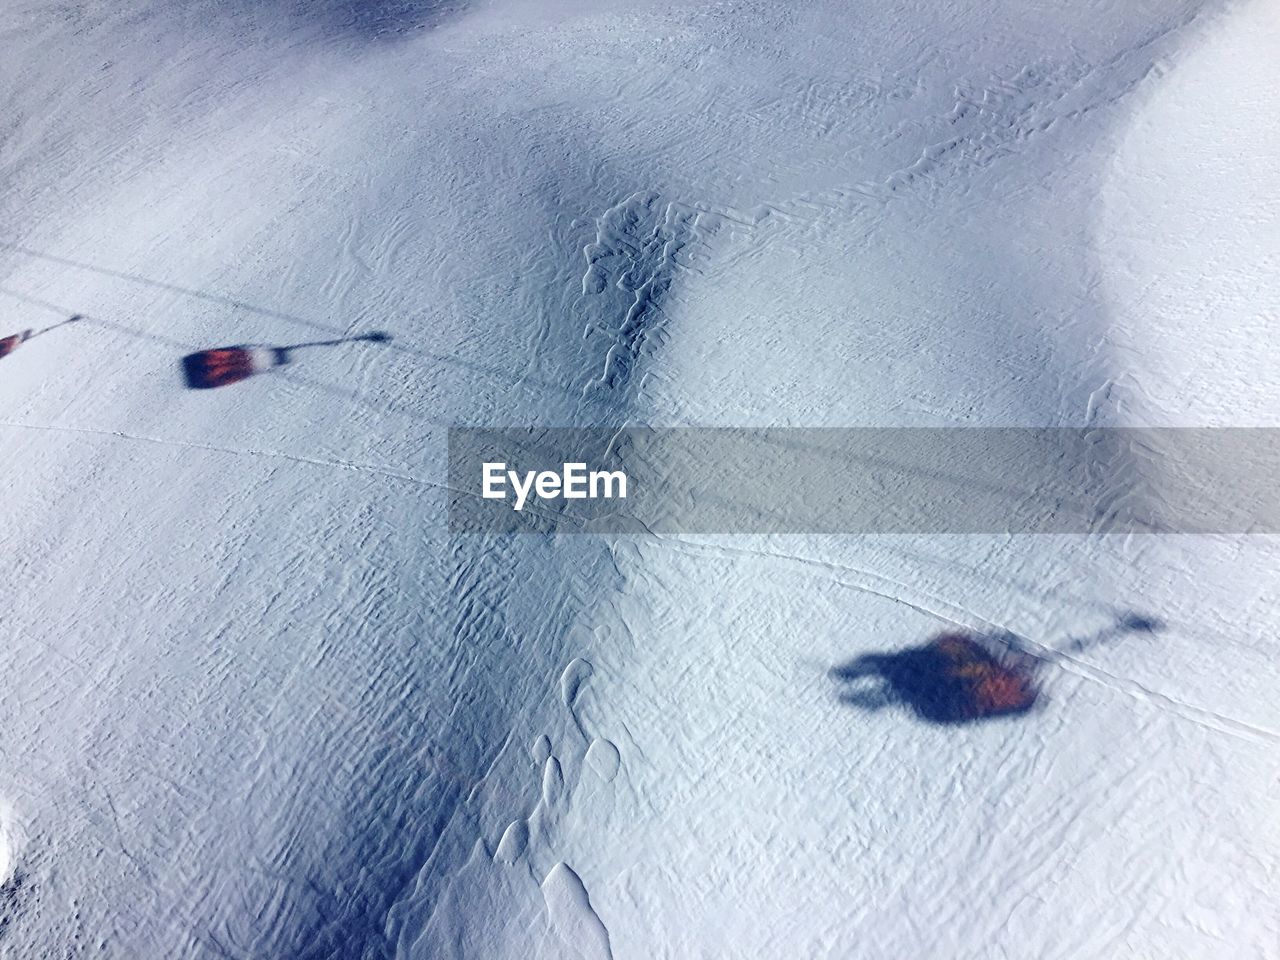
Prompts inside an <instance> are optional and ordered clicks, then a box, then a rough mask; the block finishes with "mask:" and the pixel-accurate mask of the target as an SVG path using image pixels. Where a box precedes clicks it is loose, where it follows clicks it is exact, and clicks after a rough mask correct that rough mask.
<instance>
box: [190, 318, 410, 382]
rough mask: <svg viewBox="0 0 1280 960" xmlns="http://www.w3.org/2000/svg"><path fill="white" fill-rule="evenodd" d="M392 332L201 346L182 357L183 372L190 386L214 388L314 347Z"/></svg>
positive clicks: (386, 337) (379, 339) (382, 339)
mask: <svg viewBox="0 0 1280 960" xmlns="http://www.w3.org/2000/svg"><path fill="white" fill-rule="evenodd" d="M391 339H392V337H391V334H389V333H383V332H381V331H379V332H376V333H365V334H361V335H360V336H357V337H339V338H338V339H336V340H313V341H311V342H309V343H294V344H290V345H288V346H284V347H269V346H262V345H255V344H238V345H236V346H231V347H215V348H213V349H210V350H199V351H197V352H196V353H189V354H187V355H186V356H185V357H183V358H182V375H183V380H184V381H185V382H186V385H187V389H188V390H213V389H216V388H218V387H225V386H229V385H231V384H233V383H239V382H240V381H241V380H247V379H248V378H249V377H252V376H254V375H255V374H259V373H262V372H264V371H266V370H271V369H273V368H275V367H282V366H284V365H285V364H287V363H290V362H292V360H293V356H292V355H293V353H294V352H295V351H297V350H306V349H309V348H311V347H336V346H339V345H341V344H344V343H359V342H361V341H363V342H365V343H387V342H389V341H390V340H391Z"/></svg>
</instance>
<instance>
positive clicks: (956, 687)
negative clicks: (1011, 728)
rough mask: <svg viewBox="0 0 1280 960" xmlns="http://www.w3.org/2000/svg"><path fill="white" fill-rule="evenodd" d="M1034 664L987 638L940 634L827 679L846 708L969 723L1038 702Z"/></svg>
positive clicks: (840, 669)
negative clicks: (899, 708)
mask: <svg viewBox="0 0 1280 960" xmlns="http://www.w3.org/2000/svg"><path fill="white" fill-rule="evenodd" d="M1039 662H1040V661H1039V660H1037V659H1036V658H1035V657H1034V656H1032V655H1031V654H1028V653H1024V652H1021V651H1015V650H1012V649H1006V650H1003V651H1002V650H1000V649H999V648H998V646H997V644H996V643H994V642H992V641H991V640H990V639H988V638H982V637H975V636H969V635H967V634H962V633H944V634H941V635H939V636H937V637H934V638H933V639H932V640H930V641H929V642H928V643H926V644H924V645H922V646H919V647H911V648H909V649H906V650H900V651H898V652H896V653H872V654H867V655H865V656H862V657H858V658H857V659H856V660H852V661H850V662H849V663H846V664H844V665H842V666H839V667H836V668H835V669H833V670H832V671H831V675H832V677H833V678H835V679H836V680H838V681H840V682H841V683H842V684H844V688H843V689H842V690H841V692H840V694H839V696H840V700H841V701H842V702H844V703H847V704H849V705H850V706H855V707H860V708H862V709H864V710H879V709H882V708H883V707H886V706H890V705H892V704H895V703H897V704H903V705H905V706H907V707H909V708H911V710H913V711H914V712H915V713H916V715H917V716H919V717H921V718H922V719H924V720H928V721H930V722H932V723H969V722H972V721H976V720H986V719H989V718H991V717H1001V716H1008V715H1016V714H1023V713H1027V712H1029V711H1030V710H1031V709H1032V707H1034V706H1035V705H1036V702H1037V700H1038V699H1039V696H1040V685H1039V683H1038V682H1037V680H1036V670H1037V667H1038V666H1039Z"/></svg>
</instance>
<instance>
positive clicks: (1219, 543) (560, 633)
mask: <svg viewBox="0 0 1280 960" xmlns="http://www.w3.org/2000/svg"><path fill="white" fill-rule="evenodd" d="M1277 53H1280V27H1278V26H1277V23H1276V20H1275V15H1274V10H1273V9H1272V8H1271V7H1269V6H1268V5H1267V4H1265V3H1263V2H1259V0H1254V2H1253V3H1252V4H1243V5H1240V6H1232V7H1223V8H1219V7H1216V6H1203V5H1201V4H1199V3H1195V2H1191V0H1186V2H1183V0H1175V2H1169V3H1164V4H1134V3H1125V4H1121V3H1091V4H1088V5H1085V6H1082V7H1075V8H1070V9H1063V8H1061V7H1060V6H1053V5H1027V4H1019V3H1013V2H1004V0H997V2H994V3H992V2H985V3H976V2H956V3H952V4H949V5H946V6H937V5H923V4H916V3H911V2H890V3H881V4H855V5H851V4H848V3H843V2H835V0H812V2H803V3H799V4H784V5H778V4H766V3H760V2H754V0H724V2H716V3H683V2H674V0H639V2H631V3H626V4H623V3H617V2H613V0H606V2H604V3H601V4H592V5H590V6H589V7H584V6H583V5H580V4H569V3H564V2H559V0H545V2H539V3H537V4H529V3H514V2H508V0H494V2H487V3H485V2H476V3H471V4H464V3H413V2H404V3H390V2H386V3H373V4H367V3H366V4H356V3H338V2H332V3H324V4H305V3H279V4H262V3H259V4H240V3H235V4H232V3H215V2H203V3H196V4H164V3H159V2H153V0H130V2H126V3H120V4H86V5H66V4H55V3H52V2H48V0H17V2H15V3H13V4H10V5H8V6H6V7H5V8H4V10H3V11H0V223H3V225H4V227H3V235H0V304H2V305H3V312H2V314H0V316H3V318H4V320H3V324H2V325H0V327H2V328H0V337H2V336H5V335H6V334H8V333H10V332H14V333H16V332H19V331H21V330H25V329H28V328H31V329H35V330H40V329H42V328H44V327H46V326H49V325H52V324H55V323H58V322H59V321H61V320H63V319H65V318H66V317H68V316H70V315H73V314H82V315H83V316H84V318H85V319H84V320H83V321H80V322H78V323H75V324H71V325H66V326H62V327H59V328H57V329H55V330H50V331H49V332H48V333H47V334H43V335H39V336H36V337H35V338H34V339H31V340H28V341H27V342H24V343H23V344H22V345H21V346H20V347H19V348H18V349H17V350H15V351H14V352H13V353H12V354H10V355H9V356H6V357H3V358H0V477H3V480H2V483H3V486H2V487H0V489H3V490H4V493H5V496H4V498H3V502H2V503H0V545H2V546H3V550H2V551H0V564H2V565H3V566H2V567H0V569H3V572H4V575H5V576H4V582H5V583H7V584H8V585H9V594H10V599H9V603H8V604H7V607H6V614H5V616H4V617H3V618H0V624H2V625H3V631H4V634H3V639H4V643H3V645H2V646H0V651H2V652H0V657H2V660H0V676H3V678H4V679H3V681H0V683H3V686H2V687H0V870H3V871H4V874H5V876H6V877H7V882H6V883H5V885H4V887H3V896H2V899H0V910H2V911H3V913H2V914H0V954H2V955H5V956H14V957H30V956H49V957H79V956H87V955H90V954H93V955H106V956H113V957H115V956H119V957H135V956H142V957H174V956H231V957H382V956H393V955H396V956H406V957H447V956H466V957H500V956H512V957H528V956H545V957H560V956H584V957H599V956H613V957H617V958H623V957H703V956H705V957H725V956H733V957H739V956H740V957H758V956H768V957H794V956H815V957H816V956H830V957H847V956H867V957H878V956H884V955H886V954H889V953H893V954H901V955H911V954H924V953H928V954H933V955H938V954H941V955H944V956H956V957H970V956H972V957H980V956H981V957H985V956H991V955H1000V954H1002V953H1003V954H1006V955H1011V956H1064V957H1065V956H1073V957H1074V956H1098V957H1102V956H1114V955H1117V954H1135V955H1140V956H1170V955H1177V956H1194V957H1212V956H1221V955H1223V954H1224V953H1226V952H1234V953H1239V954H1241V955H1262V954H1265V953H1266V951H1267V950H1269V949H1274V945H1275V943H1276V942H1277V936H1278V935H1280V917H1277V915H1276V911H1275V909H1274V906H1273V904H1272V899H1273V898H1272V897H1271V895H1270V894H1271V891H1270V883H1271V881H1272V880H1273V879H1274V876H1275V873H1276V870H1277V864H1278V863H1280V827H1277V825H1276V820H1275V817H1274V810H1275V804H1276V800H1277V782H1278V780H1277V775H1278V773H1280V771H1278V769H1277V768H1278V767H1280V713H1278V711H1277V707H1276V705H1275V703H1274V698H1273V697H1271V696H1270V692H1271V689H1272V687H1273V686H1274V681H1275V678H1276V668H1275V666H1274V664H1275V658H1276V653H1277V649H1276V648H1277V641H1276V639H1275V637H1276V635H1277V629H1276V628H1277V626H1278V623H1277V620H1278V619H1280V618H1278V617H1277V614H1276V612H1275V606H1276V601H1277V599H1280V565H1278V564H1277V559H1278V557H1277V546H1276V543H1275V541H1274V539H1272V538H1269V537H1264V536H1254V537H1234V538H1233V537H1195V538H1193V537H1174V536H1168V537H1160V538H1154V537H1151V538H1132V539H1122V538H1118V537H1111V538H1107V537H1095V538H1086V537H1061V538H1047V537H1023V538H1019V537H1001V538H996V537H954V536H942V535H939V536H936V537H915V538H907V537H897V538H895V537H863V538H854V537H850V538H817V537H789V538H772V539H766V538H751V537H721V538H706V537H703V538H692V537H669V538H657V539H655V538H644V539H633V538H623V537H618V538H605V537H581V538H555V539H541V538H536V537H514V538H506V539H492V540H485V539H481V538H474V537H467V536H462V535H450V534H449V533H448V531H447V529H446V526H445V514H444V505H445V501H444V493H445V491H444V490H443V484H444V482H445V430H446V428H447V427H448V426H450V425H453V424H479V425H504V424H511V425H527V424H548V425H561V424H581V425H590V424H618V423H623V422H642V423H653V424H681V425H689V424H709V425H724V424H746V425H796V426H839V425H863V424H875V425H903V426H910V425H931V426H937V425H957V426H974V425H995V424H1000V425H1057V424H1064V425H1065V424H1074V425H1079V424H1084V423H1093V424H1098V425H1107V424H1135V423H1136V424H1142V423H1179V424H1200V425H1230V424H1235V423H1248V424H1252V425H1261V424H1267V425H1276V421H1277V416H1276V413H1277V402H1278V401H1280V385H1278V384H1277V383H1276V382H1275V379H1274V376H1273V375H1272V373H1271V371H1270V366H1269V365H1268V364H1267V362H1266V361H1267V360H1268V359H1269V358H1270V352H1269V350H1268V346H1267V344H1266V342H1265V339H1264V332H1265V331H1266V329H1267V323H1268V321H1270V320H1273V319H1274V318H1275V315H1276V312H1277V303H1278V302H1280V283H1278V282H1277V280H1276V277H1277V276H1280V274H1278V273H1277V272H1276V270H1275V269H1274V268H1275V266H1276V256H1277V250H1278V249H1280V242H1278V240H1280V238H1278V236H1277V222H1280V220H1278V218H1277V213H1278V211H1277V197H1280V190H1278V189H1277V187H1280V170H1278V169H1277V161H1276V157H1277V155H1278V154H1277V151H1276V150H1275V149H1274V147H1275V146H1276V137H1277V135H1278V133H1277V130H1278V128H1277V123H1276V121H1275V120H1274V119H1273V117H1274V115H1275V113H1276V111H1275V110H1274V99H1275V93H1274V91H1275V90H1276V89H1277V88H1278V87H1277V84H1276V80H1277V79H1278V78H1277V77H1276V72H1277V64H1280V56H1277ZM10 328H12V329H10ZM379 330H385V331H388V332H390V333H391V334H393V335H394V339H393V340H392V341H391V342H389V343H372V342H352V343H346V344H342V345H338V346H328V347H311V348H305V349H299V350H297V352H296V354H295V355H294V360H293V362H292V363H290V364H289V365H287V366H284V367H281V368H279V369H276V370H272V371H270V372H269V373H266V374H263V375H261V376H256V377H253V378H250V379H249V380H246V381H245V382H243V383H237V384H234V385H232V386H228V387H226V388H223V389H219V390H211V391H187V390H184V389H183V385H182V381H181V378H180V374H179V363H178V362H179V359H180V358H181V357H182V356H183V355H185V354H187V353H190V352H191V351H193V350H200V349H206V348H212V347H219V346H225V345H231V344H245V343H247V344H258V345H265V346H271V347H285V346H291V345H294V344H299V343H307V342H312V341H327V340H332V339H336V338H338V339H340V338H344V337H352V336H358V335H361V334H366V333H370V332H373V331H379ZM1129 611H1136V612H1138V613H1140V614H1142V615H1144V616H1148V617H1151V618H1154V619H1156V620H1159V621H1160V622H1161V623H1162V624H1163V629H1162V630H1160V631H1159V632H1156V633H1136V634H1130V635H1126V636H1124V637H1123V638H1121V639H1118V640H1117V641H1116V642H1114V643H1111V644H1106V645H1099V646H1097V647H1094V648H1091V649H1088V650H1085V651H1082V652H1079V653H1063V654H1062V655H1059V656H1055V657H1053V658H1052V659H1053V666H1052V668H1051V670H1050V672H1049V674H1048V676H1047V677H1046V685H1047V689H1046V696H1045V702H1044V704H1043V706H1042V708H1041V709H1040V710H1039V711H1037V712H1036V713H1033V714H1030V715H1027V716H1022V717H1017V718H1012V719H1003V720H998V721H990V722H988V723H982V724H974V725H968V726H954V727H953V726H945V727H944V726H934V725H930V724H928V723H925V722H923V721H922V720H920V719H919V718H918V717H915V716H913V715H912V714H911V713H910V712H908V711H905V710H902V709H898V708H893V707H889V708H886V709H880V710H871V709H866V708H864V707H865V705H864V707H859V706H858V705H857V704H856V703H854V704H851V703H849V702H847V700H845V699H842V698H841V690H840V689H839V686H838V684H836V683H835V682H834V681H833V680H832V679H831V678H830V676H829V674H828V671H829V669H830V668H831V667H833V666H836V665H837V664H840V663H842V662H845V661H847V660H850V659H852V658H854V657H857V656H858V655H860V654H864V653H869V652H892V651H897V650H901V649H904V648H908V647H912V646H916V645H918V644H920V643H922V642H923V641H925V640H927V639H928V638H929V637H930V636H932V635H933V634H936V633H938V632H939V631H941V630H944V629H950V628H952V627H954V626H955V625H956V624H960V625H962V626H965V627H969V628H975V629H981V630H991V629H996V628H999V629H1011V630H1014V631H1016V632H1018V633H1019V634H1022V635H1023V636H1025V637H1027V638H1029V640H1030V642H1032V643H1033V644H1042V645H1043V647H1044V648H1045V649H1049V650H1066V649H1067V648H1068V645H1069V643H1070V641H1071V640H1072V639H1073V638H1081V637H1086V636H1090V635H1092V634H1094V633H1096V632H1098V631H1100V630H1105V629H1106V628H1107V627H1108V626H1109V625H1111V624H1112V623H1114V622H1115V620H1116V618H1117V617H1118V616H1121V615H1122V614H1124V613H1126V612H1129Z"/></svg>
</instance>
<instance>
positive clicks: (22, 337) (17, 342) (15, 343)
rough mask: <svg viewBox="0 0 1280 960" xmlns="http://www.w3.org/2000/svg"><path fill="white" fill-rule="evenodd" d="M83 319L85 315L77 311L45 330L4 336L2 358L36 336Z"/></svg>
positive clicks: (1, 348) (1, 346) (1, 350)
mask: <svg viewBox="0 0 1280 960" xmlns="http://www.w3.org/2000/svg"><path fill="white" fill-rule="evenodd" d="M83 319H84V317H83V316H81V315H80V314H78V313H77V314H74V315H72V316H70V317H67V319H65V320H60V321H58V322H57V323H55V324H53V325H51V326H48V327H45V328H44V329H43V330H23V331H22V332H21V333H15V334H11V335H10V336H7V337H4V338H3V339H0V359H2V358H4V357H7V356H8V355H9V354H11V353H13V351H15V350H17V349H18V348H19V347H20V346H22V345H23V344H24V343H27V342H28V341H30V340H34V339H35V338H36V337H43V336H44V335H45V334H46V333H50V332H51V331H53V330H57V329H58V328H59V327H65V326H66V325H67V324H69V323H75V322H76V321H77V320H83Z"/></svg>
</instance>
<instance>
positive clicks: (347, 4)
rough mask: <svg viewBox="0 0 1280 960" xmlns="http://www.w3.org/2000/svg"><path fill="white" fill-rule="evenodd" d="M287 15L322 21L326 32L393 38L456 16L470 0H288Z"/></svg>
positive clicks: (403, 38) (421, 29) (403, 36)
mask: <svg viewBox="0 0 1280 960" xmlns="http://www.w3.org/2000/svg"><path fill="white" fill-rule="evenodd" d="M281 6H282V7H283V9H284V11H285V13H286V15H287V16H289V17H291V18H295V17H296V18H298V19H305V20H308V21H311V22H315V23H318V24H319V25H320V26H321V27H322V28H323V29H324V31H325V33H326V34H338V33H340V34H344V35H347V36H354V37H358V38H359V39H362V40H369V41H376V42H384V43H385V42H393V41H396V40H405V39H408V38H409V37H411V36H413V35H414V34H417V33H420V32H421V31H423V30H429V29H431V28H432V27H437V26H440V25H441V24H443V23H445V22H447V21H449V20H452V19H455V18H456V17H457V16H459V15H460V14H461V13H463V12H464V11H465V10H466V8H467V7H468V6H469V4H468V3H467V2H466V0H365V2H361V0H320V2H308V0H286V2H284V3H283V4H281Z"/></svg>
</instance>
